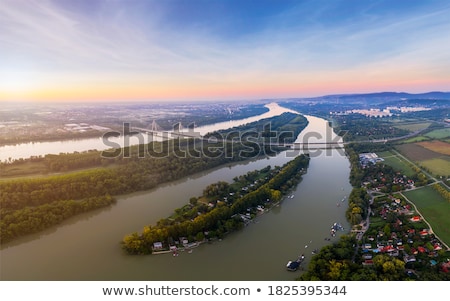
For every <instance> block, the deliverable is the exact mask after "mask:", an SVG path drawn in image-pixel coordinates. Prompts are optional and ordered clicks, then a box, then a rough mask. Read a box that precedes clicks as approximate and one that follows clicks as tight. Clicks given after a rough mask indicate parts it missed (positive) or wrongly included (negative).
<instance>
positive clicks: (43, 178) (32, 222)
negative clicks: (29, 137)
mask: <svg viewBox="0 0 450 301" xmlns="http://www.w3.org/2000/svg"><path fill="white" fill-rule="evenodd" d="M307 123H308V121H307V120H306V118H305V117H303V116H300V115H298V114H292V113H284V114H282V115H280V116H276V117H272V118H267V119H263V120H259V121H257V122H254V123H249V124H247V125H245V130H246V131H247V132H248V131H251V133H252V136H251V138H252V139H245V137H244V139H242V140H240V141H238V142H239V143H236V142H233V141H229V140H222V141H214V140H213V141H209V140H208V139H196V138H189V139H172V140H167V141H164V142H152V143H149V144H147V145H135V146H130V147H126V148H122V149H112V150H108V151H104V152H100V151H95V150H93V151H88V152H83V153H72V154H60V155H46V156H45V157H34V158H30V159H26V160H23V159H20V160H14V161H12V162H8V163H4V162H2V163H0V176H1V178H0V243H2V244H3V243H6V242H8V241H12V240H14V239H16V238H18V237H21V236H24V235H27V234H31V233H36V232H38V231H41V230H43V229H46V228H48V227H51V226H54V225H57V224H59V223H61V222H62V221H63V220H65V219H67V218H69V217H71V216H74V215H76V214H80V213H84V212H87V211H90V210H94V209H98V208H101V207H106V206H111V205H113V204H114V202H115V198H114V196H117V195H121V194H127V193H131V192H135V191H143V190H148V189H152V188H154V187H157V186H158V185H160V184H162V183H165V182H169V181H173V180H176V179H180V178H182V177H185V176H188V175H191V174H194V173H197V172H201V171H204V170H208V169H211V168H214V167H218V166H221V165H224V164H230V163H233V162H238V161H244V160H248V159H250V158H255V157H260V156H271V155H274V154H276V153H277V152H279V151H281V150H283V149H284V148H283V147H280V146H277V145H271V144H268V143H267V141H269V140H268V139H284V138H283V136H282V135H281V134H280V135H278V133H281V132H284V131H285V130H286V126H291V129H292V130H293V133H292V136H294V137H296V136H297V135H298V134H299V133H300V132H301V131H302V130H303V129H304V128H305V127H306V125H307ZM267 124H272V126H271V127H270V130H271V136H272V135H273V134H274V135H275V138H274V137H265V136H264V135H262V134H260V133H261V131H262V130H263V129H265V128H267V127H266V126H265V125H267ZM237 130H239V128H237V129H233V132H235V131H237ZM255 135H256V138H255ZM270 141H272V140H270ZM280 141H281V140H278V141H277V142H280ZM25 176H26V177H25ZM15 177H17V178H15ZM19 177H20V178H19Z"/></svg>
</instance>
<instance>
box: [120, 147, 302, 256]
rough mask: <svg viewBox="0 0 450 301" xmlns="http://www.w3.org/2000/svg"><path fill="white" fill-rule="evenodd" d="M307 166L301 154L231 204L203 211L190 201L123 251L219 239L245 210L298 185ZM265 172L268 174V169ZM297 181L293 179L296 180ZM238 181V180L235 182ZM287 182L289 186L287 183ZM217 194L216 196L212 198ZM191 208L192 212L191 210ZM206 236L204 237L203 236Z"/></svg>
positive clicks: (212, 190) (210, 191) (210, 190)
mask: <svg viewBox="0 0 450 301" xmlns="http://www.w3.org/2000/svg"><path fill="white" fill-rule="evenodd" d="M308 164H309V157H308V156H306V155H301V156H298V157H296V158H295V159H294V160H292V161H290V162H288V163H287V164H285V165H284V166H283V167H282V168H281V169H280V170H279V171H278V172H275V173H268V174H267V176H266V177H262V178H260V180H259V186H258V187H257V188H256V189H254V190H251V191H249V192H248V193H246V194H244V195H243V196H241V197H239V198H236V199H235V200H234V201H232V202H220V203H216V206H215V207H214V208H212V209H210V210H207V211H206V212H205V204H202V203H198V202H197V199H194V198H191V199H190V206H189V207H186V206H185V207H183V208H184V209H183V208H181V209H177V210H175V212H176V213H177V216H178V217H180V215H182V216H184V217H185V218H184V219H181V220H180V219H178V218H177V217H175V218H172V219H170V220H169V219H165V220H161V221H160V222H158V223H157V225H155V226H146V227H144V230H143V232H142V234H138V233H137V232H135V233H132V234H130V235H127V236H125V238H124V239H123V241H122V243H123V244H122V245H123V248H124V250H125V251H126V252H127V253H129V254H150V253H151V252H152V245H153V243H155V242H164V243H170V241H174V240H175V239H177V238H179V237H189V238H190V241H192V240H197V241H202V240H203V239H205V237H206V236H205V235H207V236H208V237H207V238H213V237H221V236H222V235H223V234H224V233H227V232H231V231H234V230H236V229H240V228H242V227H243V225H244V224H243V220H242V218H241V217H240V216H239V214H241V213H245V212H247V209H249V208H252V207H255V206H258V205H267V200H269V201H271V202H277V201H280V200H281V197H282V195H283V193H286V191H287V190H288V189H289V188H291V187H292V186H293V185H296V184H298V181H299V180H300V179H301V174H302V173H301V171H302V170H303V169H305V168H306V167H307V166H308ZM264 171H266V172H267V169H265V170H264ZM295 179H296V180H295ZM237 180H239V179H237ZM288 182H289V183H288ZM230 186H232V185H229V184H227V185H226V184H224V183H222V182H219V183H216V184H214V185H209V186H208V187H207V188H206V189H205V191H204V195H203V197H205V198H211V197H213V198H218V197H219V196H220V195H222V194H223V191H220V190H217V189H216V188H224V189H226V190H227V191H228V189H229V188H230ZM214 194H216V195H214ZM191 206H193V208H192V209H190V207H191ZM205 233H207V234H205Z"/></svg>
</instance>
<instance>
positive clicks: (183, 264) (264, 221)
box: [0, 116, 351, 280]
mask: <svg viewBox="0 0 450 301" xmlns="http://www.w3.org/2000/svg"><path fill="white" fill-rule="evenodd" d="M307 117H308V119H309V121H310V123H309V125H308V127H307V128H306V129H305V130H304V131H303V132H302V134H301V135H300V137H299V139H300V140H301V139H303V138H302V137H303V136H302V135H305V134H307V133H309V132H314V133H319V134H320V135H321V136H322V137H326V134H327V131H329V130H330V129H329V127H328V123H327V122H326V121H325V120H323V119H320V118H316V117H312V116H307ZM328 135H330V134H329V133H328ZM316 136H317V135H316ZM322 139H325V138H322ZM293 155H294V154H292V151H290V152H289V151H288V152H283V153H280V154H278V155H277V156H275V157H271V158H262V159H258V160H253V161H249V162H245V163H238V164H234V165H232V166H226V167H221V168H216V169H214V170H210V171H208V172H203V173H199V174H196V175H194V176H191V177H188V178H185V179H182V180H179V181H175V182H172V183H170V184H166V185H162V186H160V187H158V188H157V189H154V190H150V191H146V192H140V193H134V194H130V195H124V196H121V197H119V198H118V203H117V204H116V205H114V206H112V207H110V208H106V209H99V210H97V211H94V212H90V213H87V214H85V215H81V216H77V217H75V218H72V219H70V220H68V221H66V222H65V223H64V224H62V225H59V226H57V227H53V228H52V229H50V230H47V231H45V232H42V233H40V234H36V235H30V236H27V237H25V238H22V239H20V240H17V241H15V242H12V243H10V244H6V245H4V246H3V249H2V250H1V251H0V252H1V253H0V259H1V260H0V265H1V266H0V271H1V279H2V280H293V279H294V278H295V277H297V276H299V275H300V273H301V271H297V272H288V271H286V268H285V266H286V263H287V261H288V260H291V259H295V258H296V257H297V256H299V255H300V254H302V253H304V254H305V255H306V258H307V262H308V261H309V259H310V258H311V256H312V255H311V251H312V250H313V249H315V248H320V247H322V246H323V245H325V244H327V243H329V242H327V241H326V240H325V238H326V237H330V236H329V231H330V227H331V225H332V224H333V223H334V222H340V223H341V224H342V225H344V227H346V229H348V224H347V223H346V221H345V208H346V207H347V203H346V201H345V202H341V200H342V199H343V197H344V196H348V194H349V193H350V190H351V186H350V184H349V183H348V177H349V162H348V160H347V158H346V157H345V156H343V155H342V154H341V153H340V152H339V151H338V150H323V151H314V152H313V153H311V156H312V158H311V161H310V166H309V169H308V172H307V174H306V175H304V177H303V181H302V182H301V183H300V184H299V185H298V186H297V188H296V189H295V191H294V192H293V194H294V198H292V199H290V198H289V199H285V200H284V201H283V203H282V204H281V206H279V207H276V208H274V209H273V210H272V211H270V212H268V213H266V214H264V215H262V216H260V217H258V218H257V219H256V220H255V222H254V223H252V224H250V225H249V226H248V227H246V228H244V229H243V230H241V231H238V232H235V233H233V234H231V235H229V236H227V237H226V238H225V239H223V240H222V241H220V242H215V243H213V244H204V245H202V246H200V247H198V248H196V249H194V251H193V252H192V253H191V254H188V253H183V252H182V253H181V254H180V256H178V257H173V256H171V255H170V254H166V255H150V256H129V255H126V254H124V253H123V251H122V250H121V248H120V241H121V239H122V238H123V236H124V235H126V234H129V233H131V232H133V231H138V232H140V231H141V230H142V227H143V226H144V225H147V224H155V223H156V222H157V221H158V220H159V219H161V218H163V217H167V216H168V215H169V214H171V213H172V212H173V210H174V209H176V208H178V207H181V206H182V205H184V204H186V203H187V202H188V200H189V198H190V197H191V196H198V195H200V194H201V193H202V191H203V189H204V188H205V186H206V185H208V184H211V183H214V182H217V181H219V180H225V181H231V180H232V178H233V177H235V176H237V175H241V174H244V173H246V172H248V171H251V170H255V169H260V168H263V167H265V166H267V165H272V166H274V165H282V164H284V163H286V162H288V161H289V160H291V159H292V158H293ZM338 203H342V206H339V207H338V206H337V204H338ZM342 233H345V232H339V234H342ZM335 239H336V238H335ZM307 262H306V263H307Z"/></svg>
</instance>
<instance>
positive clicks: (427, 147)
mask: <svg viewBox="0 0 450 301" xmlns="http://www.w3.org/2000/svg"><path fill="white" fill-rule="evenodd" d="M396 148H397V149H398V150H399V151H400V152H401V153H402V154H403V155H404V156H406V157H407V158H408V159H410V160H412V161H414V162H416V163H417V164H419V165H420V166H422V167H424V168H426V169H427V170H428V171H429V172H431V173H432V174H434V175H436V176H437V175H441V176H442V175H443V176H447V175H449V174H450V155H449V154H448V153H449V144H448V143H446V142H442V141H427V142H419V143H408V144H401V145H398V146H397V147H396Z"/></svg>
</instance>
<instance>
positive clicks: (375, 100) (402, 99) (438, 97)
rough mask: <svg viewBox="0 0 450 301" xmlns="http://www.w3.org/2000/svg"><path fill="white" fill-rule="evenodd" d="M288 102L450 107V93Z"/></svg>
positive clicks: (345, 96)
mask: <svg viewBox="0 0 450 301" xmlns="http://www.w3.org/2000/svg"><path fill="white" fill-rule="evenodd" d="M286 101H288V102H307V103H334V104H364V105H371V106H373V105H380V104H383V105H413V104H422V105H427V104H437V105H446V104H448V105H450V92H438V91H433V92H427V93H418V94H412V93H406V92H378V93H366V94H334V95H325V96H319V97H313V98H290V99H287V100H286Z"/></svg>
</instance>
